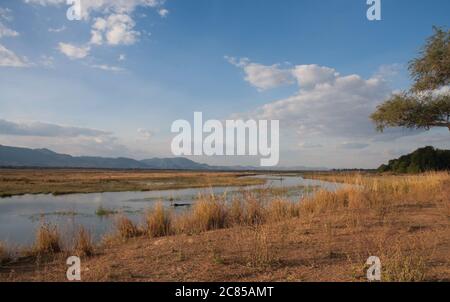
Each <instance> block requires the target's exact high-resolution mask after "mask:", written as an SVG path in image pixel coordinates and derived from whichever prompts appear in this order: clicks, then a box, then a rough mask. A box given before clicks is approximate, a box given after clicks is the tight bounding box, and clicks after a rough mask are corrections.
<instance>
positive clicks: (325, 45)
mask: <svg viewBox="0 0 450 302" xmlns="http://www.w3.org/2000/svg"><path fill="white" fill-rule="evenodd" d="M381 3H382V4H381V16H382V20H381V21H369V20H368V19H367V17H366V11H367V9H368V8H369V6H368V5H367V4H366V0H343V1H335V0H304V1H300V0H281V1H280V0H264V1H260V0H189V1H187V0H166V1H163V0H109V1H107V0H90V1H89V0H84V1H83V0H81V4H82V15H81V17H82V19H81V20H78V21H77V20H74V21H70V20H68V18H67V16H66V13H67V10H68V9H69V8H70V6H69V5H67V4H66V0H1V1H0V144H2V145H10V146H21V147H30V148H48V149H51V150H54V151H57V152H62V153H68V154H72V155H95V156H112V157H119V156H126V157H132V158H136V159H144V158H151V157H172V154H171V149H170V144H171V140H172V138H173V137H174V134H173V133H171V132H170V128H171V125H172V123H173V122H174V121H175V120H178V119H185V120H190V121H192V119H193V116H194V112H196V111H198V112H202V113H203V115H204V119H217V120H225V119H229V118H236V117H238V118H243V119H268V120H274V119H275V120H279V121H280V166H308V167H328V168H375V167H378V166H379V165H380V164H382V163H384V162H386V161H387V160H389V159H391V158H394V157H398V156H399V155H402V154H405V153H409V152H411V151H413V150H415V149H417V148H419V147H423V146H427V145H432V146H435V147H438V148H450V139H449V133H448V129H432V130H430V131H410V130H404V129H391V130H389V131H386V132H384V133H377V132H376V131H375V127H374V125H373V124H372V123H371V122H370V120H369V115H370V114H371V113H372V112H373V111H374V110H375V108H376V106H377V105H379V104H381V103H382V102H383V100H385V99H386V98H388V97H389V95H391V94H392V93H395V92H398V91H401V90H405V89H408V88H409V86H410V84H411V81H410V79H409V75H408V70H407V64H408V62H409V61H410V60H411V59H412V58H414V57H416V56H417V54H418V52H419V51H420V48H421V46H422V45H423V44H424V41H425V40H426V38H427V37H429V36H430V35H431V34H432V26H433V25H436V26H442V27H444V28H448V27H449V26H450V17H449V14H448V12H449V11H450V2H449V1H448V0H432V1H424V0H417V1H408V0H382V1H381ZM190 158H191V159H193V160H196V161H199V162H204V163H209V164H220V165H236V164H241V165H255V164H257V163H258V162H259V157H256V158H255V157H250V156H243V157H206V156H198V157H190Z"/></svg>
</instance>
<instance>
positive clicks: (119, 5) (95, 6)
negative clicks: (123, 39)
mask: <svg viewBox="0 0 450 302" xmlns="http://www.w3.org/2000/svg"><path fill="white" fill-rule="evenodd" d="M164 2H165V0H82V2H81V10H82V16H83V18H84V19H89V17H90V16H91V15H92V14H94V13H102V14H114V13H119V14H130V13H132V12H133V11H134V10H135V9H136V7H138V6H142V7H151V8H155V7H159V6H161V5H162V4H163V3H164ZM25 3H28V4H35V5H41V6H51V5H53V6H61V5H66V0H25Z"/></svg>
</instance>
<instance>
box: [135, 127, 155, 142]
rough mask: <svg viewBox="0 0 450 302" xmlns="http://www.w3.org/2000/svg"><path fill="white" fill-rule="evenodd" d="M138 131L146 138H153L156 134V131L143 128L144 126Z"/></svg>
mask: <svg viewBox="0 0 450 302" xmlns="http://www.w3.org/2000/svg"><path fill="white" fill-rule="evenodd" d="M137 132H138V133H139V135H140V136H141V137H143V138H144V139H151V138H152V137H153V135H154V133H153V132H152V131H150V130H147V129H143V128H139V129H138V130H137Z"/></svg>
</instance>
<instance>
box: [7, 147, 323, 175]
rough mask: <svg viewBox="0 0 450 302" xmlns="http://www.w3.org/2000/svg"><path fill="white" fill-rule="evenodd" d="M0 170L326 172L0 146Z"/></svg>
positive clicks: (304, 168) (180, 158)
mask: <svg viewBox="0 0 450 302" xmlns="http://www.w3.org/2000/svg"><path fill="white" fill-rule="evenodd" d="M0 167H19V168H20V167H36V168H91V169H95V168H98V169H142V170H144V169H147V170H230V171H238V170H241V171H242V170H280V171H293V170H297V171H299V170H305V171H306V170H309V171H313V170H327V169H326V168H307V167H294V168H284V167H275V168H272V169H267V168H260V167H252V166H210V165H207V164H201V163H197V162H195V161H192V160H190V159H187V158H182V157H177V158H151V159H144V160H134V159H131V158H124V157H119V158H108V157H95V156H71V155H67V154H60V153H56V152H53V151H51V150H48V149H29V148H19V147H8V146H2V145H0Z"/></svg>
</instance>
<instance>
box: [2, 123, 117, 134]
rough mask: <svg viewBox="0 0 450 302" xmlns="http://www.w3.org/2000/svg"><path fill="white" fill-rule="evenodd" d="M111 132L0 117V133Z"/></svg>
mask: <svg viewBox="0 0 450 302" xmlns="http://www.w3.org/2000/svg"><path fill="white" fill-rule="evenodd" d="M110 134H111V133H109V132H106V131H101V130H96V129H90V128H80V127H71V126H62V125H56V124H50V123H42V122H12V121H7V120H4V119H0V135H12V136H39V137H78V136H87V137H99V136H109V135H110Z"/></svg>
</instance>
